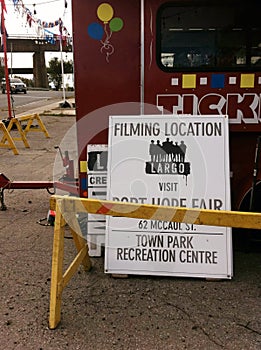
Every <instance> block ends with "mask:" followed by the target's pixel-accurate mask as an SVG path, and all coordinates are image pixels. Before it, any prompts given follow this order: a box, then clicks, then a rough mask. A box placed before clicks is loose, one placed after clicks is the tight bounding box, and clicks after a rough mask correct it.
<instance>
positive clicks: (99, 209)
mask: <svg viewBox="0 0 261 350" xmlns="http://www.w3.org/2000/svg"><path fill="white" fill-rule="evenodd" d="M50 208H51V209H52V210H56V218H55V226H54V240H53V255H52V276H51V293H50V313H49V328H50V329H54V328H56V327H57V325H58V324H59V322H60V320H61V303H62V292H63V289H64V288H65V287H66V285H67V284H68V282H69V281H70V279H71V278H72V276H73V275H74V274H75V272H76V271H77V269H78V267H79V266H80V265H81V264H82V265H83V267H84V269H85V270H86V271H88V270H90V269H91V260H90V257H89V253H88V244H87V242H86V240H85V239H84V238H83V237H82V236H81V235H80V234H79V233H80V232H81V230H80V227H79V223H78V221H77V219H76V213H80V212H88V213H91V214H102V215H111V216H118V217H128V218H136V219H148V220H163V221H166V220H167V221H171V222H185V223H188V224H196V225H210V226H226V227H237V228H249V229H261V213H247V212H236V211H222V210H207V209H190V208H181V207H166V206H165V207H164V206H158V205H152V204H151V205H150V204H135V203H123V202H113V201H105V200H96V199H83V198H74V197H67V196H52V197H51V200H50ZM66 221H67V223H68V222H69V225H70V231H71V233H72V236H73V239H74V243H75V245H76V248H77V250H78V254H77V255H76V257H75V258H74V260H73V261H72V263H71V264H70V266H69V268H68V269H67V270H66V271H65V272H64V273H63V259H64V226H65V224H66Z"/></svg>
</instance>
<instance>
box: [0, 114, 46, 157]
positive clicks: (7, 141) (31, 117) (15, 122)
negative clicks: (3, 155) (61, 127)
mask: <svg viewBox="0 0 261 350" xmlns="http://www.w3.org/2000/svg"><path fill="white" fill-rule="evenodd" d="M34 122H36V123H37V124H38V125H37V128H35V127H34V125H33V123H34ZM22 123H26V124H25V128H24V129H23V126H22ZM13 128H16V130H17V132H18V134H19V135H20V136H16V137H12V136H11V133H10V132H11V130H12V129H13ZM0 131H2V138H1V140H0V148H1V147H2V148H9V149H12V150H13V153H14V154H15V155H17V154H19V152H18V150H17V148H16V146H15V143H14V141H23V143H24V146H25V147H26V148H30V145H29V143H28V140H27V138H26V135H27V133H28V132H43V133H44V135H45V137H46V138H49V137H50V135H49V133H48V131H47V129H46V127H45V125H44V123H43V121H42V120H41V118H40V116H39V114H36V113H35V114H28V115H24V116H21V117H13V118H11V119H9V120H8V125H7V127H6V126H5V124H4V123H3V122H2V121H1V122H0Z"/></svg>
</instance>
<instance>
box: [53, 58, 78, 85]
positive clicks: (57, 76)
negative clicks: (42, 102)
mask: <svg viewBox="0 0 261 350" xmlns="http://www.w3.org/2000/svg"><path fill="white" fill-rule="evenodd" d="M63 70H64V74H67V73H72V72H73V62H72V60H70V61H65V62H63ZM47 73H48V80H49V82H50V83H53V84H54V86H55V88H56V90H59V89H60V88H61V86H62V81H63V79H62V66H61V61H60V60H59V59H58V58H57V57H54V58H52V59H51V60H50V61H49V67H48V68H47Z"/></svg>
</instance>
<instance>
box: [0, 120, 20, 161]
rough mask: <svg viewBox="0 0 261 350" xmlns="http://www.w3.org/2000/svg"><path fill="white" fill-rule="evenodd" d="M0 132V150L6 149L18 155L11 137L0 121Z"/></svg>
mask: <svg viewBox="0 0 261 350" xmlns="http://www.w3.org/2000/svg"><path fill="white" fill-rule="evenodd" d="M0 132H1V134H2V136H1V134H0V137H2V138H1V140H0V148H8V149H11V150H12V151H13V153H14V154H15V155H17V154H19V152H18V150H17V148H16V145H15V143H14V140H13V139H12V136H11V135H10V133H9V131H8V130H7V129H6V126H5V124H4V123H3V122H2V121H0Z"/></svg>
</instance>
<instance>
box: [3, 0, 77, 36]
mask: <svg viewBox="0 0 261 350" xmlns="http://www.w3.org/2000/svg"><path fill="white" fill-rule="evenodd" d="M12 1H13V4H14V9H15V11H16V12H17V13H19V14H20V15H21V17H25V19H26V23H27V24H28V25H29V27H30V28H31V27H32V26H33V25H34V26H35V28H36V33H37V35H38V36H45V35H46V34H45V31H46V29H47V28H54V27H57V26H59V33H60V35H61V36H62V37H64V36H65V37H66V36H70V34H69V32H68V30H67V28H66V27H65V26H64V24H63V21H62V19H61V18H58V19H57V20H56V21H53V22H47V21H42V20H40V19H38V18H36V17H35V15H34V14H33V13H32V12H31V11H30V9H29V8H27V7H26V6H25V5H24V2H23V0H12ZM1 2H4V0H1ZM66 4H67V3H66ZM34 12H35V9H34ZM41 33H42V34H41ZM50 33H51V32H49V34H50ZM51 34H52V33H51Z"/></svg>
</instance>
